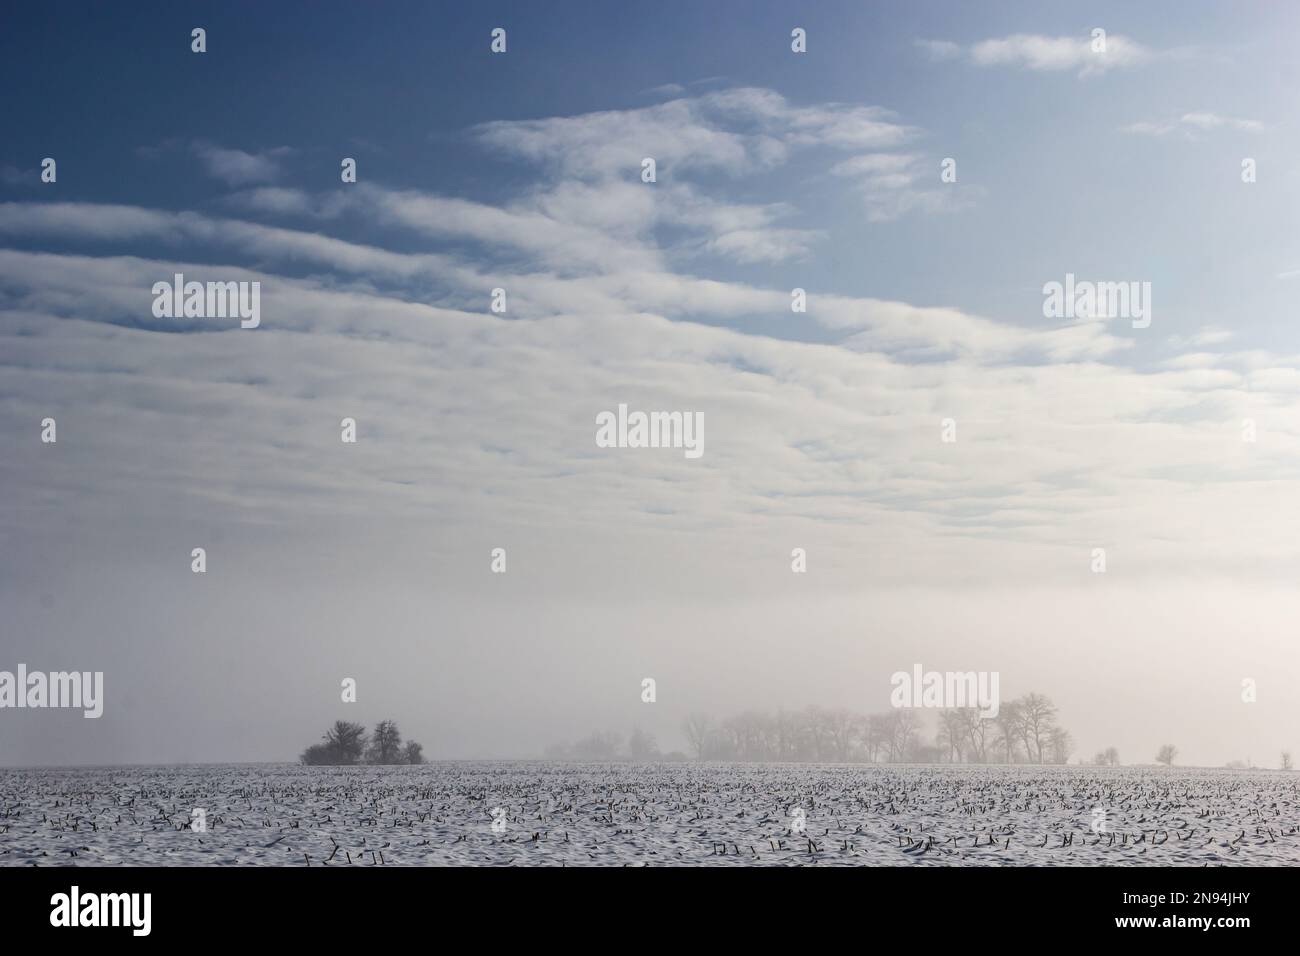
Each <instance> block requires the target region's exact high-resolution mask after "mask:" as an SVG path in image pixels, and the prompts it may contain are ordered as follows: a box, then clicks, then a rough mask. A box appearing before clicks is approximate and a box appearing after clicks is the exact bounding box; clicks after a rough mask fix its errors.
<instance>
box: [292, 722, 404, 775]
mask: <svg viewBox="0 0 1300 956" xmlns="http://www.w3.org/2000/svg"><path fill="white" fill-rule="evenodd" d="M322 740H323V741H324V743H319V744H312V745H311V746H310V747H308V748H307V749H306V750H304V751H303V752H302V756H301V758H300V759H301V760H302V762H303V763H305V764H309V765H327V766H342V767H348V766H355V765H357V764H377V765H391V764H418V763H424V748H423V747H421V746H420V745H419V744H418V743H416V742H415V741H414V740H409V741H407V742H406V743H405V744H403V743H402V734H401V732H400V731H399V730H398V729H397V724H396V723H395V722H394V721H391V720H381V721H380V722H379V723H378V724H376V725H375V732H374V733H373V734H370V735H367V734H366V728H365V727H364V726H363V725H361V724H353V723H349V722H348V721H346V720H336V721H335V722H334V726H333V727H331V728H330V729H329V730H327V731H326V732H325V736H324V737H323V738H322Z"/></svg>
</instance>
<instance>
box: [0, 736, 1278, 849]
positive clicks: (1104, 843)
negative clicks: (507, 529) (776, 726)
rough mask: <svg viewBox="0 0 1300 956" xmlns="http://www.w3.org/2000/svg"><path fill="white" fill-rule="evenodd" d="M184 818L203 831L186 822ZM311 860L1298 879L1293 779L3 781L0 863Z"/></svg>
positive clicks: (806, 774) (673, 769)
mask: <svg viewBox="0 0 1300 956" xmlns="http://www.w3.org/2000/svg"><path fill="white" fill-rule="evenodd" d="M196 809H201V810H202V811H203V819H204V821H205V823H206V832H201V831H199V830H196V829H194V828H192V827H191V821H192V820H197V819H199V818H198V816H197V815H195V814H194V813H193V811H194V810H196ZM494 810H495V811H496V812H495V814H494V812H493V811H494ZM801 821H802V824H801ZM801 831H802V832H801ZM323 863H328V864H329V865H330V866H348V865H352V866H379V865H384V866H399V865H418V864H435V865H436V864H470V865H484V866H486V865H521V864H536V865H559V864H568V865H611V866H617V865H623V864H633V865H643V864H651V865H654V864H676V865H683V864H690V865H709V866H714V865H808V864H814V865H817V866H828V865H849V866H861V865H879V864H910V865H975V866H986V865H993V866H996V865H1008V864H1010V865H1027V864H1033V865H1056V864H1073V865H1107V866H1116V865H1118V866H1143V865H1155V864H1173V865H1187V866H1199V865H1202V864H1206V863H1208V864H1210V865H1218V864H1227V865H1255V866H1259V865H1280V864H1289V865H1295V864H1297V863H1300V774H1288V773H1282V772H1280V771H1250V772H1246V771H1219V770H1184V769H1179V768H1174V769H1172V770H1164V769H1161V770H1152V769H1137V768H1132V769H1129V768H1120V769H1113V770H1104V769H1093V768H1071V767H1053V768H1041V767H1015V768H1005V767H933V766H930V767H921V766H916V767H913V766H905V767H871V766H807V765H788V764H787V765H767V766H761V765H755V764H739V765H736V764H650V765H635V764H612V765H609V764H601V765H595V764H564V763H545V762H522V761H521V762H491V763H489V762H485V763H434V764H428V765H425V766H421V767H391V768H367V767H361V768H320V767H299V766H292V765H231V766H185V767H134V768H104V769H73V770H0V865H8V866H30V865H34V864H35V865H41V866H50V865H77V864H128V865H181V864H201V865H218V864H238V865H257V866H302V865H306V864H310V865H312V866H319V865H321V864H323Z"/></svg>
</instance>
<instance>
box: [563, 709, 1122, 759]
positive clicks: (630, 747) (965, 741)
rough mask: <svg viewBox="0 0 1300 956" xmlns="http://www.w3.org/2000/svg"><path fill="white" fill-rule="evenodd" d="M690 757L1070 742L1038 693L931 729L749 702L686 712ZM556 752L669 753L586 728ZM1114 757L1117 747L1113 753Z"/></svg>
mask: <svg viewBox="0 0 1300 956" xmlns="http://www.w3.org/2000/svg"><path fill="white" fill-rule="evenodd" d="M682 730H683V733H684V734H685V737H686V742H687V745H688V746H689V748H690V756H691V757H694V758H695V759H697V760H737V761H755V762H789V763H798V762H808V763H1031V764H1064V763H1067V762H1068V761H1069V759H1070V754H1071V753H1072V752H1073V750H1074V740H1073V738H1072V737H1071V736H1070V732H1069V731H1067V730H1065V729H1064V728H1063V727H1061V726H1060V725H1059V724H1058V723H1057V721H1056V707H1055V705H1054V704H1052V702H1051V701H1050V700H1049V699H1048V698H1047V697H1044V696H1043V695H1042V694H1026V695H1025V696H1023V697H1020V698H1017V699H1016V700H1013V701H1010V702H1008V703H1004V704H1002V706H1001V707H1000V709H999V711H998V715H997V716H996V717H989V718H984V717H981V716H980V711H979V710H978V709H977V708H973V707H962V708H954V709H951V710H941V711H938V730H937V732H934V731H933V730H928V729H927V728H926V726H925V722H924V720H923V718H922V716H921V713H920V712H919V711H918V710H916V709H913V708H898V709H895V710H890V711H886V712H885V713H880V714H860V713H856V712H854V711H851V710H848V709H845V708H837V707H831V708H828V707H817V706H812V707H806V708H804V709H803V710H797V711H789V710H778V711H776V712H775V713H772V712H767V711H757V710H749V711H745V712H744V713H741V714H736V715H735V716H732V717H728V718H726V719H725V720H715V719H713V718H711V717H708V716H706V715H704V714H692V715H691V716H689V717H688V718H687V719H686V722H685V724H684V725H683V727H682ZM547 756H548V757H551V758H553V759H561V760H596V761H599V760H622V759H632V760H660V759H665V760H673V759H684V758H685V756H686V755H684V754H677V753H672V754H666V755H661V754H660V752H659V748H658V747H657V746H656V745H655V741H654V738H653V737H652V736H650V735H649V734H646V733H644V732H643V731H640V730H637V731H635V732H633V734H632V736H631V738H629V739H628V741H627V746H626V747H623V739H622V737H621V736H620V735H618V734H615V733H608V732H597V733H593V734H591V735H590V736H588V737H585V738H583V739H582V740H579V741H577V742H575V743H573V744H570V745H565V746H558V747H551V748H550V749H549V750H547ZM1115 761H1116V763H1118V761H1119V755H1118V754H1116V755H1115Z"/></svg>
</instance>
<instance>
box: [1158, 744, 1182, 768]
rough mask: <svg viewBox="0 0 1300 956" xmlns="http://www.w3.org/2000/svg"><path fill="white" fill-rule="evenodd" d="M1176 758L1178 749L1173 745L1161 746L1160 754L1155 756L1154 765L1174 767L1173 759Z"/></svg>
mask: <svg viewBox="0 0 1300 956" xmlns="http://www.w3.org/2000/svg"><path fill="white" fill-rule="evenodd" d="M1177 756H1178V748H1177V747H1175V746H1174V745H1173V744H1163V745H1162V746H1161V747H1160V752H1159V753H1157V754H1156V763H1162V764H1164V765H1165V766H1166V767H1172V766H1173V765H1174V758H1175V757H1177Z"/></svg>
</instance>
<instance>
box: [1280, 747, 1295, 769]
mask: <svg viewBox="0 0 1300 956" xmlns="http://www.w3.org/2000/svg"><path fill="white" fill-rule="evenodd" d="M1282 769H1283V770H1294V769H1295V764H1294V763H1292V762H1291V752H1290V751H1289V750H1284V751H1282Z"/></svg>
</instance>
